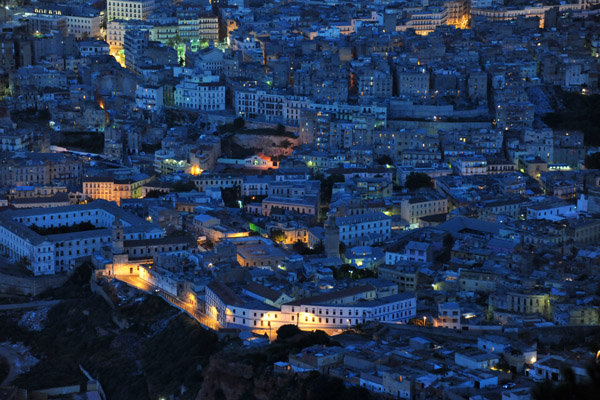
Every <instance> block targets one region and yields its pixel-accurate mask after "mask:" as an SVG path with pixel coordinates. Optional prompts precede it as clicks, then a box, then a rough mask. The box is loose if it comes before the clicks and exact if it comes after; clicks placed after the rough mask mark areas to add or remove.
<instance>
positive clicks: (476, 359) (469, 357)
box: [454, 349, 500, 369]
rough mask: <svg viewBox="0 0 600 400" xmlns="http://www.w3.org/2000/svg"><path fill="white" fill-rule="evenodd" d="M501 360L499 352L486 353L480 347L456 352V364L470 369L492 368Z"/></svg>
mask: <svg viewBox="0 0 600 400" xmlns="http://www.w3.org/2000/svg"><path fill="white" fill-rule="evenodd" d="M499 361H500V356H498V355H497V354H493V353H486V352H484V351H481V350H479V349H468V350H463V351H461V352H458V351H457V352H456V353H454V362H455V363H456V365H460V366H461V367H465V368H469V369H490V368H491V367H493V366H495V365H496V364H498V362H499Z"/></svg>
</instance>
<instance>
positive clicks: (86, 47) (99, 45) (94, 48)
mask: <svg viewBox="0 0 600 400" xmlns="http://www.w3.org/2000/svg"><path fill="white" fill-rule="evenodd" d="M79 53H80V54H81V57H90V56H107V55H109V53H110V46H109V45H108V43H106V42H105V41H103V40H94V41H91V40H88V41H84V42H80V43H79Z"/></svg>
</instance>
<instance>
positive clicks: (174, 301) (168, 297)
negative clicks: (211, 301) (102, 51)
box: [116, 275, 222, 331]
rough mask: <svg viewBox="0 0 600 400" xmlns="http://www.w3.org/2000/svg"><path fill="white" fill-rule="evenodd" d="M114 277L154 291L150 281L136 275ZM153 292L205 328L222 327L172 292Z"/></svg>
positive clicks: (136, 286)
mask: <svg viewBox="0 0 600 400" xmlns="http://www.w3.org/2000/svg"><path fill="white" fill-rule="evenodd" d="M116 279H117V280H119V281H121V282H124V283H126V284H128V285H129V286H133V287H135V288H136V289H139V290H142V291H144V292H147V293H152V292H155V290H154V287H153V286H152V285H151V284H150V283H148V282H146V281H145V280H143V279H140V278H139V277H137V276H131V275H127V276H125V275H118V276H116ZM155 293H156V294H158V295H159V296H160V297H162V298H163V299H164V300H165V301H167V302H168V303H169V304H171V305H172V306H173V307H177V308H179V309H180V310H182V311H184V312H186V313H187V314H188V315H189V316H191V317H192V318H194V319H195V320H196V321H198V323H199V324H200V325H202V326H204V327H205V328H209V329H213V330H215V331H218V330H219V329H221V328H222V327H221V324H219V322H217V320H215V319H214V318H212V317H210V316H208V315H206V314H204V313H202V312H200V311H199V310H198V309H197V308H196V307H195V306H194V305H192V304H190V303H186V302H184V301H181V300H180V299H178V298H177V297H175V296H173V295H172V294H169V293H167V292H165V291H162V290H157V291H156V292H155Z"/></svg>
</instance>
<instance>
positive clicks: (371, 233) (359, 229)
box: [336, 212, 392, 246]
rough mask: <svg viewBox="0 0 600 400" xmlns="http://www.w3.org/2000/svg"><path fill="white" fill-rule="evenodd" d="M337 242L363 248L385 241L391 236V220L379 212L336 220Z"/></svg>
mask: <svg viewBox="0 0 600 400" xmlns="http://www.w3.org/2000/svg"><path fill="white" fill-rule="evenodd" d="M336 224H337V226H338V228H339V240H340V242H344V243H346V245H349V246H363V245H370V244H375V243H381V242H384V241H386V240H387V239H389V238H390V236H391V231H392V219H391V218H390V217H388V216H387V215H385V214H384V213H381V212H368V213H365V214H359V215H351V216H348V217H339V218H336Z"/></svg>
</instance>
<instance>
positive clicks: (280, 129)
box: [277, 124, 285, 135]
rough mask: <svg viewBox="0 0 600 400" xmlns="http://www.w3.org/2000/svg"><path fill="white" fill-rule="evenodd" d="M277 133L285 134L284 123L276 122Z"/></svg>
mask: <svg viewBox="0 0 600 400" xmlns="http://www.w3.org/2000/svg"><path fill="white" fill-rule="evenodd" d="M277 134H278V135H285V125H282V124H277Z"/></svg>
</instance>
